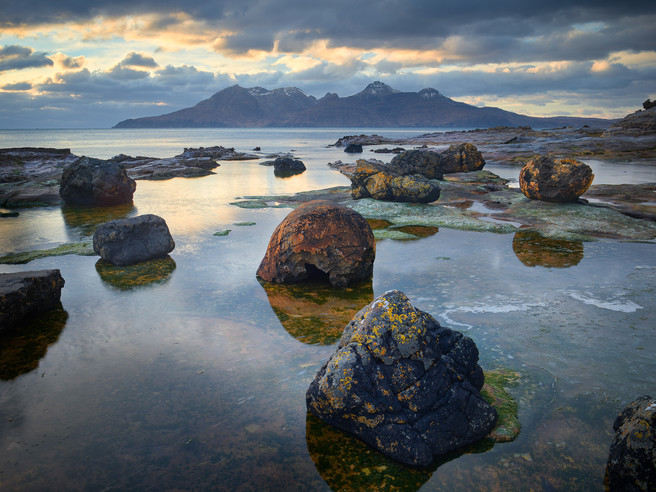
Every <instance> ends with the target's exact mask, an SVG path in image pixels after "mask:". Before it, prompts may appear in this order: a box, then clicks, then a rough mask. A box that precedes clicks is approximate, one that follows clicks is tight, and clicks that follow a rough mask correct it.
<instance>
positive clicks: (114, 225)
mask: <svg viewBox="0 0 656 492" xmlns="http://www.w3.org/2000/svg"><path fill="white" fill-rule="evenodd" d="M174 248H175V242H174V241H173V238H172V237H171V233H170V231H169V228H168V226H167V225H166V222H165V221H164V219H163V218H161V217H159V216H157V215H152V214H146V215H140V216H138V217H132V218H130V219H118V220H112V221H109V222H105V223H104V224H101V225H100V226H98V228H97V229H96V232H94V234H93V250H94V251H95V252H96V254H98V255H100V257H101V258H102V259H103V260H106V261H108V262H110V263H111V264H113V265H115V266H127V265H134V264H136V263H140V262H142V261H148V260H153V259H156V258H163V257H165V256H166V255H168V254H169V253H170V252H171V251H173V249H174Z"/></svg>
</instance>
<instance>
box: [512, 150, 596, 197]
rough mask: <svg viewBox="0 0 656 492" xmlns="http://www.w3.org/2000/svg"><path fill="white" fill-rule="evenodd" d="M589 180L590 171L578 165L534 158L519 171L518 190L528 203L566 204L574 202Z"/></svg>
mask: <svg viewBox="0 0 656 492" xmlns="http://www.w3.org/2000/svg"><path fill="white" fill-rule="evenodd" d="M593 179H594V174H592V169H591V168H590V166H588V165H587V164H584V163H583V162H581V161H577V160H575V159H554V158H553V157H550V156H544V155H537V156H535V157H533V158H532V159H531V160H530V161H528V162H527V163H526V164H525V165H524V167H523V168H522V170H521V171H520V173H519V186H520V188H521V190H522V193H524V195H525V196H526V197H527V198H530V199H531V200H542V201H545V202H557V203H566V202H573V201H576V200H577V199H578V197H579V196H581V195H582V194H583V193H585V192H586V190H587V189H588V188H589V187H590V185H591V184H592V180H593Z"/></svg>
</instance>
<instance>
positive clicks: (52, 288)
mask: <svg viewBox="0 0 656 492" xmlns="http://www.w3.org/2000/svg"><path fill="white" fill-rule="evenodd" d="M63 287H64V279H63V278H62V276H61V272H60V271H59V270H35V271H29V272H18V273H0V333H1V332H3V331H5V330H6V329H9V328H11V327H13V326H15V325H16V323H17V322H19V321H20V320H22V319H23V318H24V317H26V316H30V315H33V314H36V313H40V312H44V311H48V310H50V309H52V308H54V307H56V306H57V305H58V304H59V302H60V296H61V290H62V288H63Z"/></svg>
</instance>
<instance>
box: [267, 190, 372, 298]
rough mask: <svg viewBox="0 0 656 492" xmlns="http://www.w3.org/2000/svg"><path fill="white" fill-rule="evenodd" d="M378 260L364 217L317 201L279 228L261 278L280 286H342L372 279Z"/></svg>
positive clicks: (287, 218)
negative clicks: (307, 282) (311, 283)
mask: <svg viewBox="0 0 656 492" xmlns="http://www.w3.org/2000/svg"><path fill="white" fill-rule="evenodd" d="M375 256H376V252H375V244H374V235H373V233H372V231H371V227H370V226H369V224H368V223H367V221H366V220H365V219H364V217H362V216H361V215H360V214H359V213H357V212H355V211H353V210H351V209H349V208H346V207H343V206H341V205H334V204H332V203H329V202H327V201H323V200H314V201H311V202H308V203H305V204H303V205H301V206H300V207H298V208H297V209H296V210H294V211H293V212H291V213H290V214H289V215H288V216H287V217H286V218H285V219H284V220H283V221H282V222H281V223H280V224H279V225H278V227H277V228H276V230H275V231H274V232H273V234H272V235H271V240H270V241H269V246H268V248H267V251H266V254H265V255H264V258H263V259H262V262H261V263H260V266H259V268H258V270H257V275H258V276H259V277H260V278H262V280H265V281H267V282H276V283H285V282H298V281H302V280H308V279H310V280H312V279H321V278H327V279H328V280H329V281H330V283H331V284H333V285H338V286H341V285H346V284H348V283H349V282H350V281H352V280H360V279H368V278H370V277H371V275H372V273H373V266H374V258H375Z"/></svg>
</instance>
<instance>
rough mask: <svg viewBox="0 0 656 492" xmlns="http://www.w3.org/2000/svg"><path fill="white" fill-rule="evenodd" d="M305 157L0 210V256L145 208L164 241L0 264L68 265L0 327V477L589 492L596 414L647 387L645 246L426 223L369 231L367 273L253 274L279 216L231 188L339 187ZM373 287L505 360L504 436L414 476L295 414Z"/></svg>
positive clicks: (139, 486) (650, 383) (337, 178)
mask: <svg viewBox="0 0 656 492" xmlns="http://www.w3.org/2000/svg"><path fill="white" fill-rule="evenodd" d="M306 164H307V163H306ZM308 168H309V169H308V171H307V172H306V173H304V174H302V175H298V176H294V177H291V178H287V179H284V180H281V179H277V178H275V177H274V176H273V172H272V169H271V168H267V167H263V166H259V165H258V163H257V162H234V163H222V165H221V167H220V168H219V169H217V174H216V175H213V176H208V177H205V178H198V179H173V180H170V181H164V182H144V181H140V182H138V185H137V192H136V194H135V201H134V205H133V206H129V207H117V208H111V209H103V210H88V209H71V208H66V209H60V208H58V207H48V208H42V209H23V210H19V212H20V215H19V216H18V217H11V218H3V219H0V252H1V253H3V254H4V253H9V252H17V251H27V250H31V249H41V248H46V247H52V246H56V245H59V244H62V243H66V242H79V241H83V240H89V236H90V234H92V233H93V229H94V227H95V225H94V224H98V223H101V222H103V221H104V220H109V219H112V218H117V217H123V216H134V215H139V214H144V213H154V214H157V215H160V216H162V217H164V218H165V220H166V221H167V223H168V225H169V227H170V229H171V233H172V234H173V236H174V239H175V242H176V248H175V250H174V251H173V252H172V253H171V255H170V258H169V259H166V260H164V261H162V262H160V263H158V264H155V265H151V266H149V267H148V268H144V269H143V270H135V271H132V270H131V271H125V272H122V271H118V270H116V269H113V268H111V267H110V266H108V265H105V264H103V263H99V260H98V257H93V256H75V255H68V256H58V257H48V258H42V259H38V260H34V261H32V262H30V263H29V264H27V265H0V272H14V271H22V270H37V269H45V268H59V269H60V270H61V272H62V275H63V277H64V278H65V280H66V286H65V287H64V289H63V291H62V299H61V301H62V308H61V310H59V311H56V312H54V313H51V314H50V315H48V317H43V318H40V319H36V320H34V321H33V323H32V324H33V326H32V329H31V331H30V330H28V332H27V333H25V334H24V335H20V336H13V337H8V336H5V337H3V338H1V339H0V369H2V370H1V371H0V449H1V450H2V458H3V459H2V460H1V461H0V489H3V490H4V489H7V490H202V489H218V490H330V489H332V490H362V489H369V490H418V489H421V490H499V491H501V490H526V489H527V488H533V489H535V490H600V489H601V488H602V484H603V476H604V467H605V463H606V460H607V456H608V448H609V446H610V442H611V440H612V436H613V431H612V423H613V420H614V418H615V416H616V415H617V414H618V413H619V411H620V410H621V409H622V408H623V407H624V405H626V404H627V403H629V402H630V401H633V399H635V398H636V397H637V396H639V395H642V394H651V395H652V396H654V394H656V387H655V385H654V374H656V357H654V352H655V351H656V336H655V335H656V326H655V325H654V320H655V319H656V303H655V302H654V299H655V293H656V275H654V274H655V273H656V255H655V254H654V243H653V242H642V243H639V242H618V241H612V240H602V241H596V242H585V243H578V242H573V241H560V242H558V241H553V240H552V241H544V240H542V239H541V238H540V237H539V236H532V235H530V234H524V233H521V232H516V233H492V232H471V231H463V230H453V229H449V228H446V227H440V228H439V230H437V228H433V229H431V230H430V231H428V232H426V231H424V234H421V236H422V237H420V238H418V239H414V240H393V239H380V240H378V241H377V246H376V247H377V253H376V260H375V266H374V276H373V280H372V282H371V284H365V285H360V286H356V287H353V289H352V290H351V291H348V292H346V293H345V292H344V291H341V290H340V291H336V290H333V289H332V288H326V287H317V286H312V285H310V286H308V287H307V289H306V290H304V289H303V288H302V287H299V286H294V287H291V288H278V287H274V288H272V286H268V285H262V284H261V283H260V282H259V281H258V280H257V279H256V277H255V271H256V270H257V267H258V265H259V262H260V261H261V259H262V257H263V255H264V252H265V250H266V246H267V243H268V241H269V237H270V235H271V233H272V232H273V230H274V228H275V227H276V225H277V224H278V223H279V222H280V221H281V220H282V219H283V218H284V217H285V216H286V215H287V213H289V211H290V209H289V208H264V209H243V208H239V207H236V206H234V205H230V203H231V202H233V201H234V200H235V199H236V198H237V197H239V196H246V195H264V194H275V193H292V192H296V191H304V190H310V189H320V188H326V187H328V186H336V185H345V184H348V181H347V180H346V178H344V177H343V176H341V175H339V174H338V173H336V172H335V171H330V170H329V169H327V168H326V166H325V161H324V162H319V160H317V162H316V163H313V162H310V165H309V166H308ZM239 224H249V226H248V227H243V226H241V227H240V226H239ZM227 229H230V230H231V232H230V234H229V235H227V236H214V233H215V232H216V231H222V230H227ZM413 230H414V229H411V228H410V229H407V231H406V232H405V233H406V235H407V234H408V231H410V233H412V231H413ZM415 232H416V231H415ZM391 289H399V290H402V291H404V292H405V293H406V294H407V295H408V296H409V298H410V299H411V301H412V302H413V304H414V305H415V306H417V307H419V308H420V309H423V310H424V311H427V312H429V313H431V314H432V315H433V316H434V317H435V318H436V319H438V321H440V323H442V324H445V325H447V326H449V327H451V328H453V329H457V330H460V331H463V332H464V333H465V334H466V335H467V336H470V337H471V338H473V339H474V341H475V342H476V344H477V346H478V348H479V351H480V363H481V365H482V366H483V368H484V369H485V370H493V369H497V368H503V369H505V370H508V371H512V372H514V373H517V374H518V380H517V382H516V383H515V384H514V385H512V386H511V387H509V388H508V389H509V391H510V393H511V394H512V395H513V396H514V397H515V399H516V400H517V402H518V404H519V416H520V422H521V426H522V428H521V432H520V434H519V437H518V438H517V439H516V440H515V441H513V442H510V443H503V444H495V445H494V446H493V447H491V448H490V447H489V446H488V447H484V448H482V449H480V448H475V449H470V450H466V451H463V453H458V454H454V455H450V456H446V457H444V459H443V460H440V461H439V462H436V463H435V464H434V466H433V467H431V468H430V469H422V470H413V469H408V468H404V467H402V466H400V465H398V464H396V463H393V462H390V461H389V460H386V459H385V458H383V457H382V456H380V455H378V454H377V453H375V452H373V451H371V450H369V449H368V448H366V447H364V446H363V445H362V444H361V443H360V442H359V441H357V440H355V439H354V438H351V437H349V436H346V435H344V434H342V433H340V432H339V431H336V430H334V429H331V428H328V427H327V426H325V425H324V424H322V423H321V422H319V421H317V420H316V419H313V418H312V417H310V416H308V415H307V412H306V408H305V391H306V389H307V387H308V385H309V383H310V381H311V379H312V378H313V377H314V375H315V373H316V371H317V370H318V369H319V367H320V365H321V364H322V363H323V362H324V361H325V360H326V359H327V358H328V356H329V355H330V354H331V353H332V352H333V351H334V349H335V346H336V341H335V340H336V339H337V337H338V335H339V326H338V325H339V324H340V323H344V319H346V318H348V316H350V313H352V312H354V311H356V310H357V309H358V304H362V305H363V306H364V304H366V303H368V302H369V301H371V300H372V299H373V298H374V297H375V296H378V295H380V294H382V293H384V292H385V291H387V290H391ZM304 326H306V327H307V331H306V332H304Z"/></svg>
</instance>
